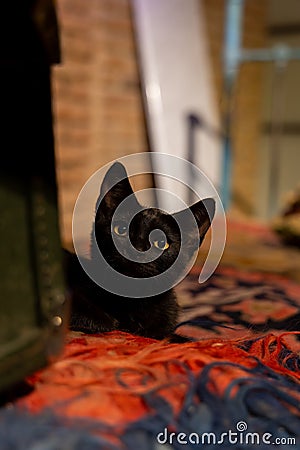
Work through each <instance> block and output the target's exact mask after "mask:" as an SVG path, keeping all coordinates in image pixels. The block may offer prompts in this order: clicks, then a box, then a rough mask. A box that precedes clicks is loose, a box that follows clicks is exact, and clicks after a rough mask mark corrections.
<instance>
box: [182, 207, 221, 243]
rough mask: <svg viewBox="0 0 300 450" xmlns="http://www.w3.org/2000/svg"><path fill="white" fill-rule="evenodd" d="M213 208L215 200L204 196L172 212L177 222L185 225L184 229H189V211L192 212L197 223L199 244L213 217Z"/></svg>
mask: <svg viewBox="0 0 300 450" xmlns="http://www.w3.org/2000/svg"><path fill="white" fill-rule="evenodd" d="M215 209H216V204H215V200H214V199H213V198H206V199H205V200H200V201H199V202H197V203H195V204H194V205H192V206H190V207H189V208H187V209H184V210H183V211H180V212H178V213H176V214H174V218H175V219H176V217H177V218H178V220H179V223H182V224H183V226H186V230H189V228H190V222H191V219H190V214H189V212H192V213H193V216H194V217H195V220H196V223H197V225H198V230H199V238H200V243H199V244H201V242H202V240H203V239H204V236H205V234H206V233H207V231H208V229H209V227H210V225H211V222H212V220H213V218H214V215H215Z"/></svg>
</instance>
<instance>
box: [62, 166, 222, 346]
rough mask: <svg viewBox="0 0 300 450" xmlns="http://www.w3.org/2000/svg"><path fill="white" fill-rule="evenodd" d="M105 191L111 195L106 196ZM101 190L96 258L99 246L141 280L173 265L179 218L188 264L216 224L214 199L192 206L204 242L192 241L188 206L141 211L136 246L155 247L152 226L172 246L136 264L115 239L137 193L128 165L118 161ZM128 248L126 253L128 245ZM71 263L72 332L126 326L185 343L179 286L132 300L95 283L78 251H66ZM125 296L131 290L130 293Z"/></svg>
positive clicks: (132, 230) (134, 226)
mask: <svg viewBox="0 0 300 450" xmlns="http://www.w3.org/2000/svg"><path fill="white" fill-rule="evenodd" d="M121 178H122V181H119V182H117V183H116V184H115V185H114V186H113V187H112V188H111V189H110V190H109V191H108V192H107V186H108V183H109V182H110V183H111V181H114V179H116V180H120V179H121ZM110 185H111V184H110ZM105 192H106V194H105V195H104V196H103V193H105ZM101 193H102V196H101V195H100V197H101V198H102V200H101V202H100V204H99V205H97V207H96V216H95V223H94V232H95V236H96V241H97V242H93V240H92V246H91V258H94V255H95V246H96V245H98V247H99V249H100V251H101V253H102V255H103V256H104V258H105V259H106V261H107V262H108V263H109V265H110V266H112V267H113V268H114V269H115V270H117V271H118V272H120V273H122V274H124V275H127V276H130V277H135V278H148V277H153V276H155V275H158V274H160V273H162V272H164V271H165V270H166V269H167V268H169V267H171V266H172V264H173V263H174V261H175V260H176V258H177V256H178V252H179V249H180V245H181V236H180V230H179V227H178V225H177V222H176V220H175V219H176V218H181V220H183V221H184V223H185V226H184V232H185V233H186V234H187V242H188V244H187V245H186V248H184V249H183V250H184V252H183V253H184V261H185V260H186V262H188V260H189V258H190V257H191V256H192V254H193V253H194V252H195V251H197V250H198V247H199V246H200V244H201V242H202V240H203V238H204V236H205V233H206V232H207V230H208V228H209V226H210V223H211V220H212V218H213V215H214V210H215V202H214V200H213V199H206V200H204V201H199V202H197V203H196V204H194V205H193V206H192V207H191V209H190V210H191V211H192V213H193V215H194V217H195V219H196V222H197V225H198V227H199V236H200V242H198V241H197V242H196V244H195V239H192V237H193V236H192V235H191V236H189V233H190V234H192V233H193V231H192V230H193V229H192V227H190V226H189V224H188V222H187V221H188V219H189V214H187V211H186V210H185V211H181V212H179V213H175V214H174V215H170V214H166V213H164V212H162V211H161V210H159V209H157V208H147V209H144V210H141V211H140V212H138V213H137V214H136V215H135V217H134V218H133V219H132V221H131V224H130V226H129V227H128V233H129V238H130V240H131V243H132V244H133V246H134V247H135V248H136V249H137V250H139V251H142V252H143V251H145V250H148V249H149V247H150V246H151V243H150V242H149V234H150V232H151V231H152V230H154V229H156V230H157V229H158V230H162V231H163V232H164V233H165V236H166V237H167V241H168V245H169V247H168V248H167V249H165V250H164V251H163V252H161V254H160V255H159V256H158V258H157V259H156V260H154V261H152V262H148V263H147V262H146V263H145V262H135V261H130V254H128V259H127V258H126V257H125V256H122V255H121V254H120V253H119V251H118V250H117V249H116V247H115V245H114V242H113V239H112V227H111V221H112V216H113V214H114V212H115V210H116V208H117V207H118V205H119V204H120V203H121V202H122V201H123V200H124V199H125V198H127V197H128V196H130V195H131V194H133V191H132V188H131V185H130V182H129V180H128V177H127V173H126V171H125V168H124V166H123V165H122V164H120V163H115V164H114V165H113V166H112V167H111V168H110V169H109V170H108V172H107V174H106V176H105V178H104V180H103V183H102V186H101ZM130 205H132V206H133V207H138V206H139V204H138V201H137V199H136V197H135V195H132V196H131V203H130ZM126 211H128V216H127V214H126V213H125V214H124V215H123V217H121V219H120V220H121V221H120V222H118V223H119V225H120V224H121V225H120V226H125V225H126V224H127V223H128V221H130V214H129V209H128V208H126ZM179 215H180V216H179ZM176 216H177V217H176ZM92 235H93V234H92ZM189 237H190V238H191V239H189ZM115 238H117V239H119V242H120V244H121V245H123V242H125V241H124V239H123V241H122V238H123V237H122V236H115ZM159 242H161V241H159ZM156 243H157V241H156ZM152 245H153V244H152ZM160 245H161V244H160ZM124 246H125V243H124ZM124 250H125V253H126V248H125V249H124ZM66 263H67V281H68V285H69V287H70V291H71V298H72V311H71V324H70V327H71V329H72V330H77V331H84V332H86V333H101V332H105V331H112V330H122V331H126V332H130V333H133V334H137V335H141V336H146V337H151V338H155V339H163V338H165V337H171V340H173V341H178V342H180V340H181V338H180V337H178V338H177V337H176V336H177V335H174V329H175V327H176V325H177V320H178V313H179V307H178V304H177V301H176V296H175V292H174V290H173V289H169V290H168V291H167V292H164V293H161V294H158V295H154V296H151V297H146V298H128V297H126V296H121V295H117V294H113V293H111V292H108V291H106V290H104V289H103V288H101V287H99V286H98V285H97V284H95V283H94V282H93V281H92V280H91V279H90V278H89V277H88V275H87V274H86V273H85V272H84V270H83V269H82V267H81V265H80V264H79V262H78V260H77V256H76V255H74V254H72V253H68V252H66ZM184 264H185V263H184V262H183V265H184ZM182 269H184V267H182ZM179 276H180V273H178V274H176V278H178V277H179ZM174 279H175V278H174ZM124 295H126V294H125V293H124Z"/></svg>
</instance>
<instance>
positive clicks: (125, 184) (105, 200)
mask: <svg viewBox="0 0 300 450" xmlns="http://www.w3.org/2000/svg"><path fill="white" fill-rule="evenodd" d="M131 194H133V190H132V187H131V184H130V182H129V179H128V175H127V172H126V169H125V167H124V166H123V164H121V163H119V162H115V163H114V164H113V165H112V166H111V167H110V168H109V170H108V171H107V173H106V174H105V177H104V179H103V182H102V184H101V189H100V197H99V199H102V200H101V204H102V206H103V207H104V208H107V209H110V210H114V209H116V208H117V206H118V205H119V204H120V203H121V202H122V201H123V200H124V199H125V198H126V197H128V196H130V195H131ZM97 206H99V200H98V202H97Z"/></svg>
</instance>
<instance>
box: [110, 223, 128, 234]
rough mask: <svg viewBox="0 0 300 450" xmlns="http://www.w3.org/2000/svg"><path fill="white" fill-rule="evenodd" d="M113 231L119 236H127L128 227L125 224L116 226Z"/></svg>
mask: <svg viewBox="0 0 300 450" xmlns="http://www.w3.org/2000/svg"><path fill="white" fill-rule="evenodd" d="M113 230H114V232H115V233H116V234H117V235H118V236H125V235H126V234H127V225H125V224H123V223H121V224H118V225H115V226H114V228H113Z"/></svg>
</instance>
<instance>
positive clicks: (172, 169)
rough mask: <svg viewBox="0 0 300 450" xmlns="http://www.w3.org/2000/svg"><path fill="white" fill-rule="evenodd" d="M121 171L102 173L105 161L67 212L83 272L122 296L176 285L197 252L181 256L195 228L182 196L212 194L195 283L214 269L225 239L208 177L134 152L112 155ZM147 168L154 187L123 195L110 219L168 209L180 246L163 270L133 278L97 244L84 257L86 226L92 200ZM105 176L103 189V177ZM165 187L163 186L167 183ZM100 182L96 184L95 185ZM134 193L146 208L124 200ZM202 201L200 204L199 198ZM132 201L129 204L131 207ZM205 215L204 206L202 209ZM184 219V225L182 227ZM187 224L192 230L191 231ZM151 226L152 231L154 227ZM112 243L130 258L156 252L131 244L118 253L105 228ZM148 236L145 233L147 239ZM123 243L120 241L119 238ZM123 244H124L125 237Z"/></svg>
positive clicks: (169, 158)
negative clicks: (211, 213)
mask: <svg viewBox="0 0 300 450" xmlns="http://www.w3.org/2000/svg"><path fill="white" fill-rule="evenodd" d="M118 162H120V163H121V164H122V165H123V166H124V167H125V168H126V171H127V173H126V172H125V171H123V172H122V171H120V172H119V174H118V173H116V171H115V172H114V176H112V177H111V178H109V177H107V176H106V175H107V173H108V172H109V170H110V168H111V167H112V163H110V164H107V165H105V166H104V167H102V168H101V169H99V170H98V171H97V172H95V173H94V174H93V175H92V176H91V177H90V178H89V180H88V181H87V182H86V183H85V185H84V187H83V188H82V190H81V192H80V194H79V196H78V198H77V201H76V205H75V208H74V213H73V224H72V225H73V228H72V231H73V243H74V248H75V251H76V254H77V256H78V259H79V261H80V263H81V265H82V267H83V269H84V270H85V272H86V273H87V274H88V275H89V277H90V278H91V279H92V280H93V281H94V282H95V283H97V284H98V285H99V286H100V287H102V288H104V289H105V290H107V291H109V292H112V293H115V294H117V295H122V296H125V297H133V298H143V297H151V296H154V295H158V294H160V293H162V292H165V291H167V290H169V289H171V288H172V287H174V286H175V285H176V284H178V283H179V282H180V281H181V280H182V279H183V278H184V277H185V276H186V275H187V273H188V272H189V271H190V269H191V268H192V266H193V264H194V263H195V260H196V257H197V254H196V253H194V254H193V256H192V257H191V258H189V260H188V261H187V260H186V248H187V246H188V245H191V236H193V239H194V243H193V245H194V247H195V248H196V247H197V245H198V242H199V227H198V224H197V223H196V219H195V215H194V214H193V213H192V211H191V210H190V209H189V208H188V206H190V204H187V198H189V200H191V199H192V203H193V204H194V203H196V202H198V201H200V200H203V199H205V198H213V199H214V201H215V217H214V219H213V221H212V224H211V241H210V248H209V251H208V255H207V257H206V260H205V262H204V264H203V266H202V268H201V270H200V275H199V283H203V282H204V281H206V280H207V279H208V278H209V277H210V276H211V275H212V274H213V272H214V271H215V269H216V267H217V266H218V264H219V261H220V259H221V257H222V254H223V250H224V247H225V240H226V219H225V213H224V209H223V206H222V203H221V200H220V198H219V195H218V193H217V191H216V189H215V187H214V186H213V184H212V182H211V181H210V180H209V179H208V178H207V177H206V175H205V174H204V173H203V172H202V171H201V170H200V169H199V168H197V167H196V166H195V165H193V164H191V163H190V162H188V161H186V160H184V159H182V158H179V157H176V156H173V155H169V154H164V153H155V152H154V153H138V154H132V155H128V156H125V157H123V158H120V159H118ZM149 173H150V174H151V175H152V177H154V179H155V180H156V181H158V184H159V187H158V188H151V189H142V190H139V191H137V192H136V191H135V192H134V194H132V195H129V196H127V197H126V198H124V199H123V200H122V201H121V202H120V204H119V205H118V206H117V208H116V210H115V211H114V215H113V217H112V223H113V222H114V221H115V220H116V218H119V217H122V215H124V214H125V215H126V218H127V220H128V214H129V213H130V221H129V222H131V221H132V220H134V218H135V217H136V215H137V214H138V213H139V212H141V211H143V210H144V209H148V208H149V207H156V208H157V207H158V208H160V209H161V210H163V211H164V212H166V213H168V214H171V215H172V217H173V218H175V220H176V222H177V226H178V228H179V230H180V235H181V239H180V250H179V253H178V255H177V258H176V260H175V261H174V263H173V264H172V265H171V266H170V267H168V269H167V270H165V271H162V272H161V273H158V274H157V275H155V276H151V277H145V278H141V277H139V278H136V277H134V276H132V277H131V276H128V275H124V274H123V273H121V272H118V271H117V270H115V269H114V268H113V267H111V266H110V265H109V264H108V262H107V260H106V259H105V258H104V256H103V255H102V253H101V251H100V250H99V248H98V247H97V250H96V252H94V253H93V257H90V258H87V256H86V255H87V248H88V246H89V243H90V240H91V231H92V230H93V222H94V220H95V217H94V214H95V213H94V212H95V205H96V204H97V205H99V204H101V202H102V200H103V199H104V197H105V195H106V194H107V193H108V192H109V191H110V190H113V189H114V186H116V184H118V183H120V182H122V181H123V180H124V179H127V175H128V176H129V177H130V179H131V180H132V179H134V177H135V176H137V175H143V174H148V175H149ZM104 179H105V180H106V183H105V189H104V188H103V180H104ZM168 183H169V185H170V186H171V187H165V186H166V185H167V184H168ZM101 186H102V187H101ZM135 195H137V197H138V199H139V200H140V198H144V199H145V202H143V201H142V202H141V203H144V204H145V203H146V204H147V207H142V206H141V205H139V203H134V202H132V201H130V199H131V198H132V196H133V197H135ZM203 204H204V205H206V203H205V202H204V203H203ZM132 205H138V206H135V208H132ZM174 209H175V210H176V211H178V210H180V211H182V210H184V211H185V214H184V215H183V216H182V215H181V214H173V213H174V212H175V211H174ZM207 213H208V214H209V211H207ZM187 223H188V230H189V232H187ZM191 227H192V229H193V233H191V232H190V231H191ZM155 231H157V230H155ZM111 235H112V237H113V241H114V244H115V246H116V248H117V250H118V252H119V253H120V254H122V255H123V256H124V257H126V258H128V260H129V261H130V262H132V261H137V262H141V263H143V264H147V263H149V262H152V261H154V260H155V259H156V258H159V256H160V255H161V254H162V251H161V252H159V251H158V252H157V251H154V250H153V248H150V249H148V250H147V251H144V252H142V251H139V250H137V249H136V248H135V247H134V246H133V245H132V244H131V245H130V252H129V253H128V252H127V253H126V254H125V253H123V248H122V245H120V243H119V241H118V239H116V238H115V236H114V233H113V229H112V231H111ZM150 237H151V236H149V238H150ZM93 239H94V241H96V237H95V232H93V233H92V240H93ZM123 242H125V240H124V241H123ZM126 243H127V244H130V240H129V236H128V237H127V241H126Z"/></svg>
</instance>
